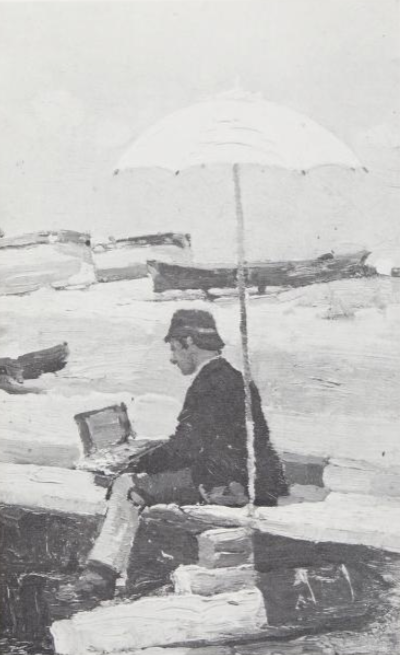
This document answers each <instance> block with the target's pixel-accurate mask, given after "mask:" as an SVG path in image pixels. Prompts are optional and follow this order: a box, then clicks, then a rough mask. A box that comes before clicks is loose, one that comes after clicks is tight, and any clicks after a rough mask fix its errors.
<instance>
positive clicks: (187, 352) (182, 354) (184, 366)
mask: <svg viewBox="0 0 400 655" xmlns="http://www.w3.org/2000/svg"><path fill="white" fill-rule="evenodd" d="M170 348H171V357H170V362H171V364H174V365H176V366H177V367H178V368H179V370H180V372H181V373H182V374H183V375H192V373H194V372H195V370H196V359H195V357H194V354H193V352H192V347H191V344H188V346H187V348H185V347H184V346H182V344H181V343H180V341H176V339H172V340H171V343H170Z"/></svg>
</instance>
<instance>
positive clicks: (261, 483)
mask: <svg viewBox="0 0 400 655" xmlns="http://www.w3.org/2000/svg"><path fill="white" fill-rule="evenodd" d="M251 392H252V411H253V418H254V425H255V452H256V502H257V504H258V505H275V504H276V500H277V497H278V496H281V495H285V494H287V485H286V482H285V479H284V475H283V471H282V466H281V463H280V461H279V458H278V456H277V454H276V452H275V451H274V449H273V447H272V445H271V443H270V440H269V430H268V426H267V423H266V420H265V417H264V414H263V411H262V407H261V399H260V394H259V392H258V389H257V387H256V386H255V385H254V384H253V383H252V384H251ZM244 407H245V405H244V385H243V377H242V374H241V373H240V372H239V371H237V370H236V369H235V368H233V366H231V364H229V362H227V361H226V360H225V359H223V358H222V357H218V358H216V359H212V360H211V361H210V362H209V363H207V364H206V365H205V366H203V368H202V369H201V370H200V372H199V373H198V375H197V376H196V377H195V379H194V380H193V383H192V384H191V386H190V387H189V389H188V391H187V394H186V398H185V402H184V405H183V408H182V411H181V413H180V415H179V417H178V425H177V428H176V431H175V434H174V435H173V436H172V437H170V439H169V440H168V441H167V442H166V443H165V444H163V445H162V446H160V447H159V448H157V449H156V450H154V451H153V452H150V453H148V454H147V455H144V456H143V457H142V458H141V459H140V462H138V463H137V466H136V467H135V470H136V471H137V472H140V471H145V472H146V473H160V472H162V471H167V470H168V471H174V470H179V469H183V468H190V469H191V472H192V478H193V482H194V484H195V485H196V486H197V487H198V486H199V485H200V484H202V485H203V486H204V488H205V489H206V490H207V491H209V490H211V489H212V488H213V487H217V486H227V485H229V483H230V482H239V483H241V484H242V485H243V487H244V488H245V489H247V480H248V477H247V465H246V461H247V449H246V429H245V409H244Z"/></svg>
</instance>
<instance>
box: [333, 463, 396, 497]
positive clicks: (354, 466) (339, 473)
mask: <svg viewBox="0 0 400 655" xmlns="http://www.w3.org/2000/svg"><path fill="white" fill-rule="evenodd" d="M323 478H324V484H325V486H326V487H327V488H328V489H331V490H332V491H338V492H341V493H343V492H346V493H353V494H372V495H374V496H395V497H400V466H387V467H385V468H383V467H377V466H373V465H371V464H370V463H369V462H361V461H357V462H355V461H352V460H333V461H331V462H330V464H329V466H327V467H326V468H325V471H324V476H323Z"/></svg>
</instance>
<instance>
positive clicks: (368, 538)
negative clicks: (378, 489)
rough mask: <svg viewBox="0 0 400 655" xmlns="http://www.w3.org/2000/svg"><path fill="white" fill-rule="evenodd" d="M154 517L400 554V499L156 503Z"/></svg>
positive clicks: (198, 528)
mask: <svg viewBox="0 0 400 655" xmlns="http://www.w3.org/2000/svg"><path fill="white" fill-rule="evenodd" d="M148 512H149V514H148V515H151V516H152V517H153V518H155V517H158V518H162V517H164V518H165V520H166V521H170V522H172V523H174V522H175V523H176V524H178V525H180V526H181V527H183V526H187V529H188V530H189V531H192V532H197V533H200V532H202V531H204V530H205V529H207V528H210V527H212V526H213V527H245V528H252V529H254V530H257V531H259V532H267V533H269V534H276V535H283V536H289V537H292V538H293V539H303V540H305V541H313V542H322V543H323V542H334V543H339V544H360V545H364V546H368V547H371V548H377V549H381V550H387V551H389V552H397V553H400V503H399V501H398V499H397V498H384V497H374V496H361V495H356V494H339V493H331V494H329V496H328V497H327V498H326V499H325V500H324V501H323V502H321V503H301V504H299V505H298V504H296V505H289V506H287V507H258V508H256V513H255V516H254V517H251V516H249V514H248V511H247V509H246V508H228V507H222V506H216V505H214V506H213V505H206V506H190V507H189V506H188V507H184V508H172V507H166V506H161V505H158V506H154V507H152V508H150V509H149V510H148Z"/></svg>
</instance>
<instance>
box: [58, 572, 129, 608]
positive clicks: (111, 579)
mask: <svg viewBox="0 0 400 655" xmlns="http://www.w3.org/2000/svg"><path fill="white" fill-rule="evenodd" d="M117 577H118V574H117V573H116V572H115V571H113V569H111V568H109V567H108V566H105V565H104V564H100V563H97V562H90V563H89V564H88V565H87V567H86V568H85V570H84V571H83V572H82V574H81V575H80V576H79V578H78V580H77V581H76V582H74V583H69V584H63V585H61V586H60V587H59V588H58V590H57V591H56V593H55V600H56V603H60V604H61V605H63V606H66V607H69V608H71V609H72V611H82V610H90V609H93V608H94V607H96V605H98V604H99V603H100V602H101V601H104V600H111V599H112V598H114V594H115V583H116V580H117Z"/></svg>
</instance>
